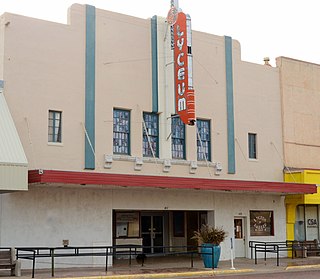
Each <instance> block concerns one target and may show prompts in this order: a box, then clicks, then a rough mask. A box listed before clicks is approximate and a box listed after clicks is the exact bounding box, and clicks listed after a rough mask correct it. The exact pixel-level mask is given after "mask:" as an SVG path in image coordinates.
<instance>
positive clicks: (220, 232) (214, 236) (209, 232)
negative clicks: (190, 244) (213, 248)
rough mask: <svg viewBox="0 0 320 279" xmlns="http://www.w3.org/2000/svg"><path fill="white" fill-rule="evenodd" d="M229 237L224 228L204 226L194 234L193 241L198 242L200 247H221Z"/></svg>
mask: <svg viewBox="0 0 320 279" xmlns="http://www.w3.org/2000/svg"><path fill="white" fill-rule="evenodd" d="M227 236H228V233H227V232H226V231H225V230H224V229H223V228H222V227H218V228H214V227H211V226H209V225H202V226H201V228H200V230H198V231H195V232H194V235H193V237H192V239H195V240H197V241H198V244H199V245H201V244H202V243H211V244H215V245H219V244H220V243H221V242H222V241H224V240H225V238H226V237H227Z"/></svg>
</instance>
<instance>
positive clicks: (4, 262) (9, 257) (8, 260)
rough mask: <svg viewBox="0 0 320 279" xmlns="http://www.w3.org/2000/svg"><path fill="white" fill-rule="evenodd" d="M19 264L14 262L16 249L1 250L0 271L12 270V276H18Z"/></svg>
mask: <svg viewBox="0 0 320 279" xmlns="http://www.w3.org/2000/svg"><path fill="white" fill-rule="evenodd" d="M16 266H17V262H16V261H15V260H14V249H11V248H0V269H10V270H11V276H14V275H16Z"/></svg>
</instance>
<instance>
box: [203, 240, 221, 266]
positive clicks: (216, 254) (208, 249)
mask: <svg viewBox="0 0 320 279" xmlns="http://www.w3.org/2000/svg"><path fill="white" fill-rule="evenodd" d="M220 253H221V247H220V246H219V245H214V244H210V243H203V244H202V245H201V255H202V260H203V263H204V267H207V268H212V264H213V267H214V268H217V267H218V262H219V259H220ZM212 256H213V257H212Z"/></svg>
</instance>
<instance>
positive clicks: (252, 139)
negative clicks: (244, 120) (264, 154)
mask: <svg viewBox="0 0 320 279" xmlns="http://www.w3.org/2000/svg"><path fill="white" fill-rule="evenodd" d="M248 150H249V159H257V134H253V133H249V134H248Z"/></svg>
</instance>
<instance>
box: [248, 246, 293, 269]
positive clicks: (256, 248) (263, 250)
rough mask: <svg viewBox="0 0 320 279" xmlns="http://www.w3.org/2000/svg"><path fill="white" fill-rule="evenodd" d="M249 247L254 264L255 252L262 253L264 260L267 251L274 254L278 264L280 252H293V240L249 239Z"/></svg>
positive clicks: (256, 258)
mask: <svg viewBox="0 0 320 279" xmlns="http://www.w3.org/2000/svg"><path fill="white" fill-rule="evenodd" d="M249 248H250V251H251V259H252V258H253V255H254V260H255V264H257V260H258V257H257V253H264V260H265V261H266V260H267V253H273V254H276V259H277V266H279V261H280V260H279V259H280V252H288V251H291V252H292V258H293V256H294V255H293V254H294V253H293V252H294V250H295V246H294V241H291V240H286V241H275V242H272V241H266V242H264V241H249Z"/></svg>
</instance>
